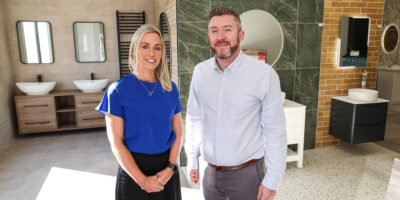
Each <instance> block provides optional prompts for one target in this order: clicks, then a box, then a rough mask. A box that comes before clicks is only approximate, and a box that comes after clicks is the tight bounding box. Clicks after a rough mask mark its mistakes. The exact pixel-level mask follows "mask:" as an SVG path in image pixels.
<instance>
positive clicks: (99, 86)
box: [74, 79, 108, 93]
mask: <svg viewBox="0 0 400 200" xmlns="http://www.w3.org/2000/svg"><path fill="white" fill-rule="evenodd" d="M107 83H108V79H100V80H75V81H74V84H75V86H76V87H77V88H79V89H80V90H82V92H84V93H90V92H101V91H103V89H104V88H105V87H106V86H107Z"/></svg>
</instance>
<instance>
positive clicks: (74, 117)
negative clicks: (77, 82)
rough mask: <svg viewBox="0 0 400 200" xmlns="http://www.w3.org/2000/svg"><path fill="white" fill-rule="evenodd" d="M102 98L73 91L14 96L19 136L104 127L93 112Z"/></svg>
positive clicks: (101, 117)
mask: <svg viewBox="0 0 400 200" xmlns="http://www.w3.org/2000/svg"><path fill="white" fill-rule="evenodd" d="M103 95H104V93H103V92H97V93H82V92H80V91H75V90H73V91H54V92H52V93H50V94H48V95H40V96H27V95H19V96H16V97H15V102H16V109H17V118H18V127H19V133H20V134H27V133H37V132H48V131H62V130H74V129H83V128H96V127H105V119H104V116H103V115H101V114H100V113H98V112H97V111H96V110H95V107H96V106H97V105H99V103H100V101H101V99H102V97H103Z"/></svg>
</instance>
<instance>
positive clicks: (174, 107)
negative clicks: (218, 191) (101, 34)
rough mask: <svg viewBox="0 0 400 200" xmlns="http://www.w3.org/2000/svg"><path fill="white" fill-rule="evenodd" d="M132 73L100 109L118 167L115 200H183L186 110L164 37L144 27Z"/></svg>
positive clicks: (134, 45) (134, 48)
mask: <svg viewBox="0 0 400 200" xmlns="http://www.w3.org/2000/svg"><path fill="white" fill-rule="evenodd" d="M129 52H130V56H129V65H130V69H131V71H132V73H130V74H129V75H128V76H126V77H124V78H122V79H120V80H119V81H116V82H114V83H113V84H111V85H110V87H109V88H108V89H107V92H106V93H105V95H104V98H103V100H102V102H101V103H100V105H99V106H98V107H97V108H96V110H98V111H99V112H100V113H102V114H104V115H105V117H106V124H107V135H108V139H109V141H110V144H111V149H112V152H113V153H114V155H115V157H116V158H117V160H118V162H119V165H120V167H119V169H118V175H117V185H116V199H117V200H125V199H130V200H131V199H140V200H142V199H157V200H162V199H164V200H175V199H181V193H180V183H179V174H178V170H177V166H176V163H177V162H178V155H179V153H180V149H181V143H182V119H181V110H182V106H181V103H180V101H179V94H178V90H177V87H176V85H175V84H174V83H173V82H171V81H170V77H169V74H168V68H167V64H166V57H165V55H166V53H165V45H164V42H163V40H162V37H161V33H160V31H159V30H158V29H157V28H155V27H154V26H151V25H143V26H142V27H140V28H139V29H138V30H137V31H136V32H135V34H134V35H133V37H132V41H131V45H130V50H129Z"/></svg>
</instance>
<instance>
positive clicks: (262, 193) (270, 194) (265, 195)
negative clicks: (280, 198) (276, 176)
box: [257, 184, 276, 200]
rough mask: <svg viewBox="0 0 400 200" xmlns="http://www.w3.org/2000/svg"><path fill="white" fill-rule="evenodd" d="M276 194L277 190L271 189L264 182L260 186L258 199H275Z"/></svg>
mask: <svg viewBox="0 0 400 200" xmlns="http://www.w3.org/2000/svg"><path fill="white" fill-rule="evenodd" d="M275 195H276V191H275V190H270V189H268V188H267V187H265V186H264V185H263V184H260V187H259V188H258V195H257V200H273V199H274V197H275Z"/></svg>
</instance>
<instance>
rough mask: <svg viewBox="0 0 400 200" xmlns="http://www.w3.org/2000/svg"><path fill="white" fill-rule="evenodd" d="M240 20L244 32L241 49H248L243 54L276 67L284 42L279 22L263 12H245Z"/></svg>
mask: <svg viewBox="0 0 400 200" xmlns="http://www.w3.org/2000/svg"><path fill="white" fill-rule="evenodd" d="M240 20H241V21H242V29H243V31H244V40H243V41H242V43H241V44H240V47H241V48H242V49H243V50H245V49H246V51H243V53H246V54H248V55H251V56H253V55H254V57H256V58H257V59H259V60H261V61H262V60H263V59H264V60H265V62H266V63H268V64H269V65H274V64H275V63H276V62H277V60H278V59H279V57H280V55H281V53H282V49H283V42H284V39H283V32H282V28H281V25H280V24H279V22H278V20H276V19H275V17H274V16H272V15H271V14H269V13H268V12H266V11H262V10H250V11H247V12H244V13H242V14H241V15H240ZM263 54H264V55H263ZM263 56H265V57H263Z"/></svg>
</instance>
